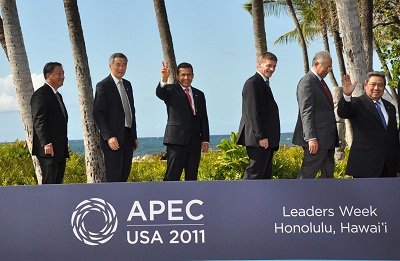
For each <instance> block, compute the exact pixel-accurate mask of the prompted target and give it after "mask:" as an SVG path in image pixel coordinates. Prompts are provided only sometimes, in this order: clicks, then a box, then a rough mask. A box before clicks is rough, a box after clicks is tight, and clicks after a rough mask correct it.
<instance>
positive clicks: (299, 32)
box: [286, 0, 310, 73]
mask: <svg viewBox="0 0 400 261" xmlns="http://www.w3.org/2000/svg"><path fill="white" fill-rule="evenodd" d="M286 5H287V6H288V8H289V12H290V15H291V16H292V19H293V22H294V24H295V25H296V30H297V35H298V36H299V39H300V45H301V50H302V53H303V65H304V73H307V72H308V71H309V70H310V64H309V62H308V51H307V44H306V40H305V38H304V34H303V30H302V28H301V26H300V23H299V20H298V19H297V16H296V12H295V10H294V7H293V3H292V0H286Z"/></svg>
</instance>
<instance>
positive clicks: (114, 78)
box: [111, 74, 122, 85]
mask: <svg viewBox="0 0 400 261" xmlns="http://www.w3.org/2000/svg"><path fill="white" fill-rule="evenodd" d="M111 77H112V78H113V80H114V82H115V85H117V84H118V83H119V81H122V79H121V80H118V79H117V78H116V77H115V76H114V75H112V74H111Z"/></svg>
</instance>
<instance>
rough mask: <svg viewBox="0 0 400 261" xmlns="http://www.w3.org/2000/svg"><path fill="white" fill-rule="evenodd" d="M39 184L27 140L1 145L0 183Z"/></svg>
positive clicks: (13, 184)
mask: <svg viewBox="0 0 400 261" xmlns="http://www.w3.org/2000/svg"><path fill="white" fill-rule="evenodd" d="M34 184H37V182H36V176H35V170H34V168H33V164H32V160H31V155H30V153H29V149H28V146H27V144H26V142H25V141H16V142H14V143H5V144H1V145H0V185H2V186H16V185H34Z"/></svg>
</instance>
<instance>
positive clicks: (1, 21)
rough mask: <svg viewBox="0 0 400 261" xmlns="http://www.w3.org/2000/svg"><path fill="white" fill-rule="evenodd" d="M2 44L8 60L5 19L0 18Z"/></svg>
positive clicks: (0, 40)
mask: <svg viewBox="0 0 400 261" xmlns="http://www.w3.org/2000/svg"><path fill="white" fill-rule="evenodd" d="M0 43H1V47H3V50H4V52H5V53H6V56H7V59H8V52H7V46H6V38H5V36H4V28H3V19H1V17H0Z"/></svg>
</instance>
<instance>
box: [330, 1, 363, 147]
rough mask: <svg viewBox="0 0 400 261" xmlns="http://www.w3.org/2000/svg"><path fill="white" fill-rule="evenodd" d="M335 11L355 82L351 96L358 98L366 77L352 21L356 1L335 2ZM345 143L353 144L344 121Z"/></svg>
mask: <svg viewBox="0 0 400 261" xmlns="http://www.w3.org/2000/svg"><path fill="white" fill-rule="evenodd" d="M336 9H337V16H338V19H339V28H340V31H341V33H342V35H343V50H344V53H345V57H346V64H347V68H348V70H349V73H350V77H351V80H352V82H357V86H356V89H355V90H354V92H353V95H354V96H360V95H361V94H362V93H363V85H362V83H363V82H364V79H365V77H366V75H367V64H366V61H365V52H364V47H363V44H362V36H361V25H360V21H359V20H358V19H354V17H359V15H358V10H357V1H356V0H336ZM346 142H347V144H348V145H349V146H351V144H352V142H353V133H352V128H351V126H350V123H349V121H346Z"/></svg>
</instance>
